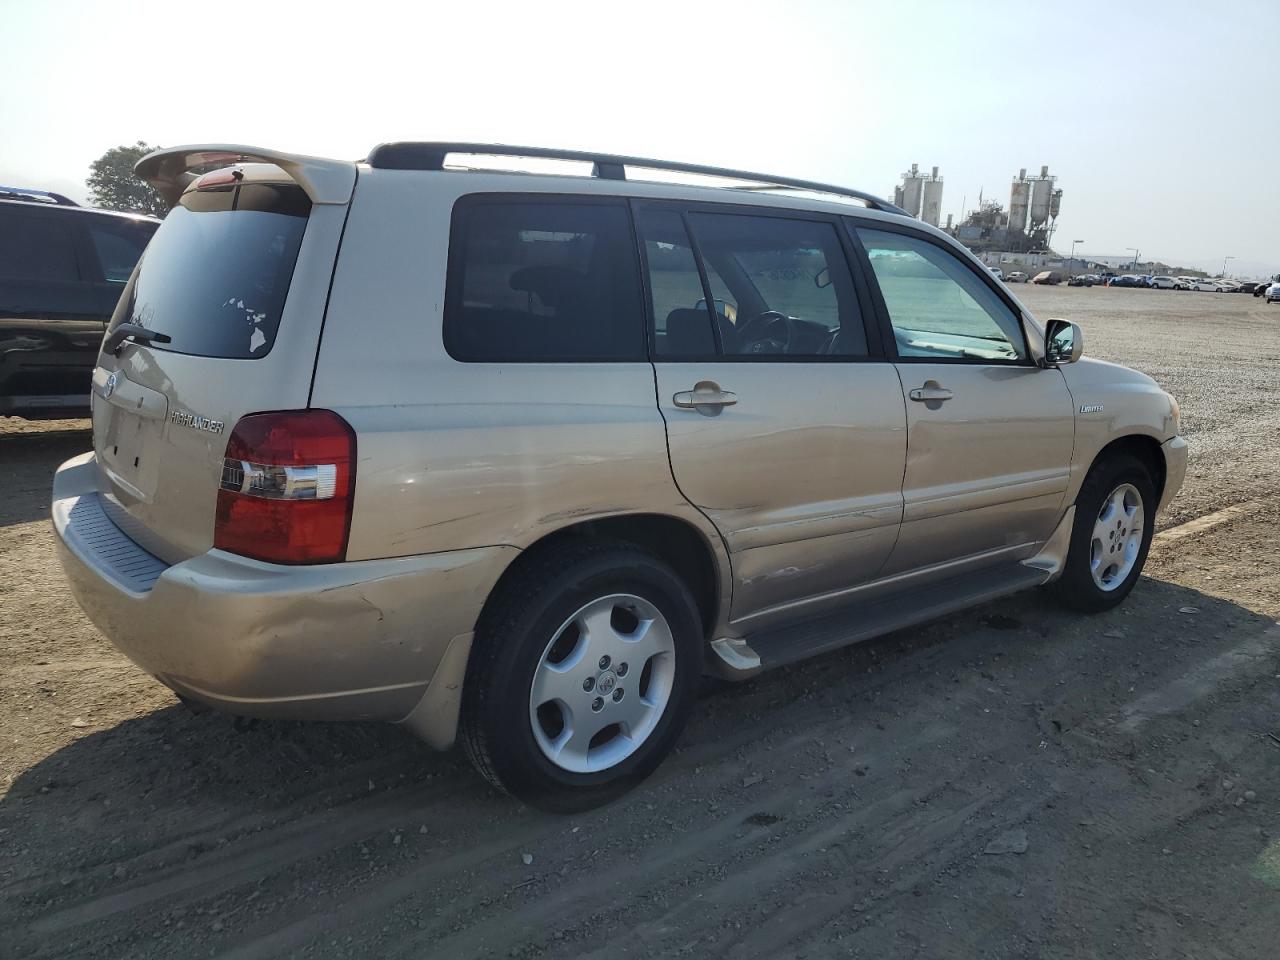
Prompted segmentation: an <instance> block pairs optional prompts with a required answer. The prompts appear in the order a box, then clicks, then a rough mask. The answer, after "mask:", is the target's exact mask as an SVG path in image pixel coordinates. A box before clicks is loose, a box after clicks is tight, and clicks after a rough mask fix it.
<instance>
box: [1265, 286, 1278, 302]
mask: <svg viewBox="0 0 1280 960" xmlns="http://www.w3.org/2000/svg"><path fill="white" fill-rule="evenodd" d="M1263 296H1265V297H1266V300H1267V303H1280V281H1277V282H1276V283H1273V284H1271V285H1270V286H1268V287H1267V292H1266V293H1265V294H1264V295H1263Z"/></svg>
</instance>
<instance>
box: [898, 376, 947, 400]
mask: <svg viewBox="0 0 1280 960" xmlns="http://www.w3.org/2000/svg"><path fill="white" fill-rule="evenodd" d="M907 396H909V397H910V398H911V399H912V400H915V401H917V402H919V403H941V402H942V401H943V400H950V399H951V397H952V396H953V394H952V393H951V391H950V390H948V389H947V388H946V387H943V386H940V385H939V384H938V381H937V380H926V381H925V382H924V386H923V387H916V388H915V389H914V390H912V391H911V392H910V393H908V394H907Z"/></svg>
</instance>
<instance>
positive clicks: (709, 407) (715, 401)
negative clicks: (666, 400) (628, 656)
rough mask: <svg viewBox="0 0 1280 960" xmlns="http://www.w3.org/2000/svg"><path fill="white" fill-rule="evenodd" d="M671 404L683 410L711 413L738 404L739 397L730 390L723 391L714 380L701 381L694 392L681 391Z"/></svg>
mask: <svg viewBox="0 0 1280 960" xmlns="http://www.w3.org/2000/svg"><path fill="white" fill-rule="evenodd" d="M671 402H672V403H674V404H675V405H676V406H677V407H679V408H680V409H681V410H697V411H699V412H707V413H710V412H712V411H716V410H719V409H720V408H722V407H731V406H733V405H734V404H735V403H737V402H738V395H737V394H736V393H730V392H729V391H728V390H721V389H720V384H718V383H716V382H715V381H713V380H700V381H699V382H698V383H696V384H694V386H693V389H692V390H681V391H680V392H679V393H677V394H676V395H675V396H673V397H672V398H671ZM704 407H705V408H706V410H705V411H704V410H703V408H704Z"/></svg>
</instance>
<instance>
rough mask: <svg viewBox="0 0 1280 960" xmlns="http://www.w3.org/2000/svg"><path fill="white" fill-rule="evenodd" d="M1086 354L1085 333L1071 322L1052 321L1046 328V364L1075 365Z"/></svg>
mask: <svg viewBox="0 0 1280 960" xmlns="http://www.w3.org/2000/svg"><path fill="white" fill-rule="evenodd" d="M1082 353H1084V331H1083V330H1081V329H1080V328H1079V327H1078V326H1077V325H1076V324H1074V323H1072V322H1071V321H1070V320H1058V319H1053V320H1050V321H1049V323H1048V325H1047V326H1046V327H1045V328H1044V359H1045V362H1046V363H1051V364H1054V365H1057V364H1059V363H1075V362H1076V361H1077V360H1079V359H1080V355H1081V354H1082Z"/></svg>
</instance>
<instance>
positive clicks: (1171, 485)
mask: <svg viewBox="0 0 1280 960" xmlns="http://www.w3.org/2000/svg"><path fill="white" fill-rule="evenodd" d="M1160 449H1161V450H1162V451H1164V492H1163V493H1162V494H1161V495H1160V505H1159V506H1158V507H1156V512H1157V513H1163V512H1164V510H1165V508H1166V507H1168V506H1169V504H1170V503H1172V502H1173V498H1174V497H1176V496H1177V495H1178V491H1179V490H1181V489H1182V482H1183V480H1185V479H1186V477H1187V441H1186V438H1185V437H1174V438H1173V439H1171V440H1166V441H1165V442H1164V443H1162V444H1161V445H1160Z"/></svg>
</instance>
